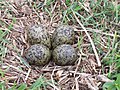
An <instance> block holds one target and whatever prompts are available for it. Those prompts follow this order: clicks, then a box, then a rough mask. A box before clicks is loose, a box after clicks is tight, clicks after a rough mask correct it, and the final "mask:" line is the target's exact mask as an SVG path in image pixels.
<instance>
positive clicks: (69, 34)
mask: <svg viewBox="0 0 120 90" xmlns="http://www.w3.org/2000/svg"><path fill="white" fill-rule="evenodd" d="M27 36H28V40H27V41H28V43H29V44H30V47H29V49H28V50H27V51H26V53H25V58H26V60H27V62H29V64H31V65H32V64H33V65H38V66H39V65H40V66H44V65H46V64H47V63H49V61H50V60H53V62H55V64H56V65H60V66H63V65H73V64H74V63H75V61H76V60H77V52H76V50H75V48H73V47H72V44H73V42H74V39H75V32H74V29H73V28H72V27H71V26H68V25H61V26H59V27H58V28H57V29H56V30H55V31H54V32H53V34H52V37H51V36H50V34H49V33H48V31H47V29H46V28H45V27H44V26H43V25H34V26H32V27H30V28H29V29H28V33H27Z"/></svg>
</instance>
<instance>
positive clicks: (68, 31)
mask: <svg viewBox="0 0 120 90" xmlns="http://www.w3.org/2000/svg"><path fill="white" fill-rule="evenodd" d="M74 38H75V32H74V29H73V28H72V27H71V26H68V25H62V26H59V27H58V28H57V29H56V30H55V31H54V33H53V37H52V47H53V48H55V47H56V46H58V45H62V44H72V43H73V42H74Z"/></svg>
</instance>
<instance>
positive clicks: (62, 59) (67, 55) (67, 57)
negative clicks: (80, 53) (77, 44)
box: [53, 44, 77, 66]
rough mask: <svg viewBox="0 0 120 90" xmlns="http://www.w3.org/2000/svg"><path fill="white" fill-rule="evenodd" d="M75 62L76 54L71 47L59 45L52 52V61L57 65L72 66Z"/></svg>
mask: <svg viewBox="0 0 120 90" xmlns="http://www.w3.org/2000/svg"><path fill="white" fill-rule="evenodd" d="M76 60H77V53H76V51H75V49H74V48H73V47H72V46H71V45H68V44H63V45H59V46H57V47H56V48H55V49H54V50H53V61H54V62H55V63H56V64H57V65H61V66H63V65H73V64H74V63H75V61H76Z"/></svg>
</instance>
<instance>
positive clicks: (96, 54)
mask: <svg viewBox="0 0 120 90" xmlns="http://www.w3.org/2000/svg"><path fill="white" fill-rule="evenodd" d="M71 10H72V9H71ZM72 12H73V15H74V17H75V19H76V20H77V22H78V23H79V25H80V26H81V27H82V28H83V30H84V31H85V33H86V35H87V36H88V38H89V40H90V42H91V45H92V48H93V51H94V53H95V56H96V59H97V63H98V66H101V62H100V59H99V56H98V53H97V50H96V49H95V45H94V42H93V41H92V39H91V37H90V35H89V34H88V32H87V30H86V28H85V27H84V26H83V24H82V23H81V22H80V21H79V19H78V18H77V16H76V15H75V13H74V11H73V10H72Z"/></svg>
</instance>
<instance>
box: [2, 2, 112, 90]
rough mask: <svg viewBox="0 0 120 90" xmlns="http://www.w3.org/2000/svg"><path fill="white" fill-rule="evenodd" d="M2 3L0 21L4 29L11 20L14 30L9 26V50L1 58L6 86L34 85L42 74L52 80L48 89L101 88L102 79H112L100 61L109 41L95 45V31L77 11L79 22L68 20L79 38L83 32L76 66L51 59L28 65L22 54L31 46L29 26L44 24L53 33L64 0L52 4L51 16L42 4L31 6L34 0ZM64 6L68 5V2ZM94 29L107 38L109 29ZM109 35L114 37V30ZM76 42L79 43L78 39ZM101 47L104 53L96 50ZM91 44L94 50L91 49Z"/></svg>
mask: <svg viewBox="0 0 120 90" xmlns="http://www.w3.org/2000/svg"><path fill="white" fill-rule="evenodd" d="M62 1H64V0H62ZM43 2H44V0H41V1H40V2H39V1H36V4H38V3H39V4H40V3H43ZM0 3H1V4H3V7H2V8H4V10H1V11H0V21H1V22H3V23H4V26H2V24H0V27H1V29H2V30H4V31H5V30H8V27H9V25H10V24H11V25H12V26H13V27H12V30H8V31H9V34H7V35H6V39H7V40H9V43H7V44H5V47H6V48H7V53H6V55H5V56H4V57H3V58H2V61H3V62H2V64H1V65H0V66H1V69H2V71H3V72H5V74H4V77H1V79H0V81H3V80H5V81H6V83H5V84H6V88H10V87H11V86H13V85H14V83H16V84H17V85H19V84H21V83H26V84H27V85H28V86H31V85H32V84H33V83H34V82H35V81H36V80H37V79H38V78H39V77H40V76H44V77H45V78H46V79H47V80H50V81H51V83H48V84H49V85H48V86H47V90H75V89H76V90H98V89H100V88H101V87H102V85H103V82H108V81H111V80H109V79H108V78H107V77H105V75H103V70H102V67H101V61H100V60H101V59H102V58H103V55H104V54H105V53H106V52H108V50H107V49H106V47H105V46H106V45H105V44H106V43H105V42H106V41H103V43H101V44H103V46H102V45H98V47H96V46H95V45H94V43H93V42H92V37H93V33H92V32H91V30H88V29H86V28H85V27H84V26H83V25H82V23H81V22H80V21H79V18H77V17H76V15H74V13H73V15H74V16H75V19H76V21H77V22H76V24H72V23H71V21H68V24H69V25H71V26H73V27H74V28H75V32H76V42H77V41H78V40H79V39H80V35H82V37H83V42H82V44H81V46H80V47H81V48H82V49H78V50H79V52H78V56H79V58H78V61H77V62H76V64H75V65H74V66H56V65H55V64H54V63H53V62H52V61H51V62H50V63H49V64H48V65H45V66H44V67H37V66H29V65H28V64H27V63H26V62H25V61H24V59H23V58H22V56H24V52H25V51H26V50H27V49H28V48H29V44H28V43H27V28H29V27H30V26H32V25H34V24H43V25H45V26H46V27H47V28H48V30H49V33H50V34H52V33H53V32H54V30H55V29H56V27H57V26H59V25H60V24H61V21H62V17H63V15H62V13H61V12H59V11H57V10H58V9H59V8H61V7H60V5H61V6H64V4H61V1H56V2H55V3H54V6H52V7H53V9H52V11H51V13H52V14H53V16H52V17H50V16H49V15H48V13H46V12H43V11H42V8H41V9H38V10H36V9H34V8H32V6H33V5H34V3H35V2H33V1H32V0H30V2H29V3H28V2H26V0H6V1H5V2H4V1H3V2H0ZM6 6H7V7H6ZM62 8H63V9H66V7H65V6H64V7H62ZM7 10H10V13H7V12H6V11H7ZM14 18H15V22H14ZM93 30H94V29H93ZM94 31H95V32H96V33H98V34H100V33H101V39H104V40H107V39H106V36H105V35H106V33H102V32H100V31H99V30H94ZM109 35H111V37H113V33H111V34H109ZM90 37H91V38H90ZM91 44H93V45H91ZM73 46H74V47H77V46H78V43H75V44H74V45H73ZM99 47H102V50H103V52H104V53H102V54H101V55H98V53H97V48H99ZM90 48H91V49H92V51H89V50H90ZM104 70H105V71H104V73H107V72H108V67H107V66H106V67H104Z"/></svg>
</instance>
